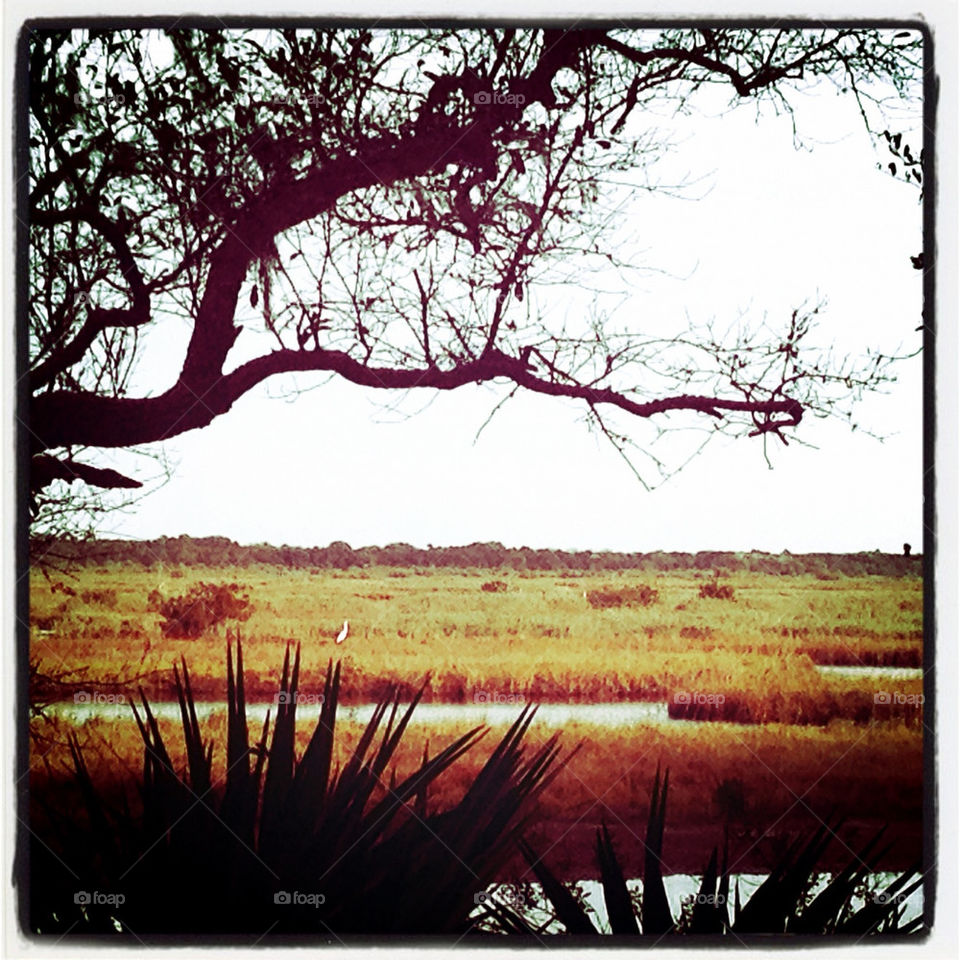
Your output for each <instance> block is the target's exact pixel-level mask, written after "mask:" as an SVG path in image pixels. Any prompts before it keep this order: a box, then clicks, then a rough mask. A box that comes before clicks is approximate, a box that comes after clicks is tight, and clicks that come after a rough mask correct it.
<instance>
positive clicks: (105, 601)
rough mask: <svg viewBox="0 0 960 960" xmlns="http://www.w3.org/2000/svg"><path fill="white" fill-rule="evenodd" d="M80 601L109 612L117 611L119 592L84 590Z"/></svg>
mask: <svg viewBox="0 0 960 960" xmlns="http://www.w3.org/2000/svg"><path fill="white" fill-rule="evenodd" d="M80 599H81V600H82V601H83V602H84V603H87V604H90V605H91V606H101V607H106V608H107V609H108V610H116V609H117V591H116V590H111V589H109V588H105V589H103V590H84V591H83V593H81V594H80Z"/></svg>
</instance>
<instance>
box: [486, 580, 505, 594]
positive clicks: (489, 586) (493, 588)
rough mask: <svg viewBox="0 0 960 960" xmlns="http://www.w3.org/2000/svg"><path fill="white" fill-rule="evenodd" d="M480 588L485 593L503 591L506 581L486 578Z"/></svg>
mask: <svg viewBox="0 0 960 960" xmlns="http://www.w3.org/2000/svg"><path fill="white" fill-rule="evenodd" d="M480 589H481V590H483V591H485V592H486V593H503V592H504V591H506V589H507V582H506V580H488V581H487V582H486V583H484V584H482V585H481V587H480Z"/></svg>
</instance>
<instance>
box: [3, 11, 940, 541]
mask: <svg viewBox="0 0 960 960" xmlns="http://www.w3.org/2000/svg"><path fill="white" fill-rule="evenodd" d="M22 50H23V56H24V58H25V64H24V66H25V68H26V69H27V70H28V72H29V130H28V136H29V175H30V180H29V200H28V209H27V210H26V214H27V217H26V219H27V221H28V223H29V246H28V249H27V252H26V258H27V267H28V274H29V297H28V299H29V354H30V360H29V371H28V384H29V387H28V389H29V394H30V399H29V434H28V438H27V441H26V442H27V444H28V448H29V452H30V457H31V468H30V492H31V505H32V514H33V518H34V522H35V524H38V525H39V524H42V522H43V521H44V519H45V518H46V519H47V520H49V519H50V517H56V516H57V513H56V511H57V510H59V511H60V515H61V516H62V514H63V512H64V511H66V512H68V513H69V511H70V510H71V509H75V508H76V505H77V504H78V503H79V502H80V500H81V499H82V498H81V497H80V496H79V494H78V493H77V492H76V491H71V490H69V489H68V488H67V486H66V485H67V484H69V483H71V482H72V481H74V480H77V479H79V480H80V481H83V483H84V485H85V489H86V490H88V491H93V492H95V491H97V490H114V489H125V488H129V489H133V488H136V487H138V486H140V485H141V480H139V479H137V478H136V477H131V476H129V475H127V474H125V473H121V472H120V471H117V470H114V469H112V468H109V469H108V468H105V467H103V466H102V465H97V464H96V463H94V462H91V456H92V457H93V459H94V460H95V459H96V453H93V454H90V453H88V452H85V451H94V452H95V451H102V450H109V449H111V448H124V449H126V448H138V447H140V446H141V445H149V444H152V443H155V442H156V441H162V440H165V439H168V438H170V437H173V436H176V435H177V434H179V433H182V432H184V431H187V430H193V429H198V428H202V427H204V426H206V425H208V424H209V423H210V422H211V421H212V420H213V419H214V418H215V417H218V416H221V415H223V414H225V413H226V412H227V411H229V410H230V408H231V407H232V405H233V404H234V403H235V402H236V401H237V400H238V399H239V398H240V397H242V396H243V395H244V394H245V393H246V392H247V391H249V390H250V389H251V388H253V387H254V386H255V385H257V384H258V383H260V382H262V381H263V380H265V379H266V378H269V377H274V376H277V375H280V374H285V373H291V372H326V373H331V374H334V375H337V376H340V377H344V378H346V379H348V380H350V381H352V382H354V383H356V384H360V385H363V386H366V387H369V388H371V389H375V390H382V389H386V390H392V389H411V388H419V389H429V390H452V389H457V388H459V387H463V386H467V385H471V384H476V383H479V382H485V381H493V380H496V381H506V382H508V383H510V384H511V387H512V391H516V390H519V389H524V390H530V391H535V392H538V393H541V394H546V395H549V396H554V397H566V398H572V399H574V400H578V401H581V402H582V403H583V405H584V408H585V412H586V416H587V418H588V420H589V422H590V423H591V425H592V426H594V427H596V428H598V429H599V430H601V431H602V433H603V434H604V435H605V436H606V437H607V438H608V439H609V440H610V441H611V442H612V443H613V444H614V445H615V446H616V447H617V449H618V450H619V451H621V452H622V453H624V454H625V455H626V454H627V452H628V450H629V449H630V446H631V439H630V437H629V436H628V435H626V434H625V433H624V432H622V431H618V429H617V428H616V427H614V426H612V425H611V421H610V419H609V414H610V412H611V411H616V412H619V413H623V414H627V415H630V416H632V417H637V418H654V419H657V418H662V417H663V416H664V415H665V414H668V413H671V412H681V413H684V414H687V415H689V416H691V417H694V416H699V417H706V418H709V419H710V421H711V422H713V423H714V424H715V426H716V432H726V433H730V434H734V435H748V436H754V437H756V436H760V437H763V438H766V437H768V436H776V437H778V438H780V439H781V440H782V441H783V442H784V443H786V442H787V435H788V432H791V431H795V429H796V428H797V427H798V426H799V425H800V423H801V419H802V417H803V416H804V415H805V413H807V412H813V413H815V414H818V415H840V414H846V413H847V412H848V407H849V404H850V403H852V402H853V401H855V400H856V399H858V398H859V396H860V395H861V394H862V393H863V391H867V390H872V389H874V388H876V387H877V386H879V385H881V384H882V383H884V382H886V381H888V380H890V379H891V378H892V374H891V373H890V364H891V363H892V360H893V358H891V357H890V356H887V355H884V354H881V353H871V351H870V349H869V345H867V346H865V351H864V355H863V356H861V357H859V358H846V357H845V358H840V359H836V358H832V357H830V356H824V355H823V354H822V352H820V351H818V350H815V349H813V348H811V347H810V346H809V345H808V344H809V340H808V334H809V332H810V329H811V327H812V324H813V322H814V317H815V314H816V308H813V309H811V310H803V309H800V308H798V309H797V310H796V311H794V312H793V314H792V316H791V317H789V318H785V323H784V329H783V330H782V331H778V332H777V333H775V334H774V333H768V334H766V335H764V336H761V335H759V334H758V333H757V332H756V331H749V330H746V329H740V330H738V331H735V332H733V333H732V334H731V335H729V336H727V337H719V336H715V335H714V334H713V333H712V332H711V331H709V330H708V331H702V330H701V331H690V332H688V333H687V334H686V335H682V336H677V335H663V336H660V335H658V333H657V331H656V330H645V331H643V332H642V335H641V334H640V333H638V331H637V330H636V329H633V330H618V329H615V328H614V326H613V325H612V324H610V323H607V322H605V321H604V318H603V317H599V316H593V317H585V318H583V319H582V322H579V323H574V322H571V321H569V320H565V321H563V322H562V323H559V322H558V321H556V320H555V319H553V318H551V317H549V316H547V315H543V314H541V313H540V312H539V311H538V307H537V296H536V295H537V291H538V288H539V286H540V285H542V284H547V283H557V282H568V283H569V282H572V281H571V277H570V272H569V265H570V264H571V263H572V262H575V263H576V264H577V269H578V271H580V272H581V273H582V271H583V270H584V269H585V268H589V267H590V266H591V264H604V265H611V264H612V265H614V266H616V267H618V268H621V269H623V270H624V271H626V270H628V269H629V265H628V264H624V263H620V262H619V261H618V259H617V257H616V255H615V253H614V252H612V251H610V250H609V249H607V248H606V246H605V244H604V239H605V228H606V226H607V221H608V219H609V217H608V214H607V212H606V210H605V207H604V203H603V200H604V198H605V197H609V196H610V195H611V191H616V190H617V189H621V190H622V189H624V188H623V187H619V188H618V187H617V185H616V181H617V178H618V177H623V176H624V175H626V174H630V175H631V176H633V178H634V179H633V181H632V183H631V184H630V185H629V187H628V189H636V187H637V184H638V183H639V184H640V185H641V186H642V187H645V188H647V189H657V187H658V184H657V182H656V181H655V179H653V178H652V177H651V176H650V174H651V171H652V168H653V164H654V162H655V160H656V158H657V156H658V155H659V151H660V149H661V146H662V144H661V143H660V142H659V141H658V140H657V139H656V137H655V136H653V135H651V134H650V133H649V132H648V131H646V130H645V128H644V126H643V124H642V123H641V122H640V120H642V118H643V116H644V114H645V113H646V112H649V111H653V110H654V109H655V108H656V107H657V106H658V105H659V104H662V103H673V104H675V105H677V106H678V107H680V108H683V107H684V105H685V104H687V103H689V102H690V100H691V98H693V97H694V96H695V94H696V93H697V91H698V90H699V89H701V88H704V87H707V86H708V85H723V86H725V87H726V88H727V89H729V91H730V94H731V98H732V101H734V102H752V101H756V100H761V99H767V100H772V101H773V102H774V103H775V104H776V105H777V106H778V107H779V108H783V109H786V110H789V109H790V98H791V96H792V95H794V94H796V93H798V92H803V91H805V90H807V89H808V88H810V87H811V86H812V85H815V84H821V83H833V84H836V85H837V86H838V87H840V88H842V89H843V90H845V91H848V92H849V93H850V95H852V96H855V97H857V99H858V102H859V103H860V104H861V108H862V110H863V114H864V118H865V120H866V119H867V116H868V111H869V110H872V109H874V108H876V107H881V108H882V106H883V103H884V100H885V98H888V97H889V98H893V99H910V98H913V97H915V96H916V90H917V86H918V84H919V77H920V73H921V68H922V39H921V37H920V34H919V33H917V32H904V31H900V32H896V31H893V30H876V29H861V30H856V29H837V28H829V27H823V28H818V29H811V30H799V29H774V28H770V29H739V28H729V29H727V28H724V29H707V28H702V29H697V28H683V29H681V28H669V29H656V30H636V29H612V30H601V29H590V30H562V29H543V30H538V29H515V28H507V29H501V28H497V29H492V28H479V27H478V28H470V29H466V28H456V29H430V30H396V29H392V30H373V29H369V28H366V27H359V28H356V29H350V30H347V29H343V30H341V29H337V30H331V29H323V30H320V29H316V30H314V29H310V30H292V29H283V30H246V29H230V30H226V29H223V30H189V29H176V28H173V29H168V30H159V31H158V30H143V31H139V30H119V31H111V30H77V31H63V30H46V29H31V30H28V31H26V32H25V34H24V37H23V47H22ZM637 177H642V178H646V179H640V180H638V179H637ZM565 270H566V272H565ZM178 320H179V321H181V322H182V321H186V323H187V325H188V329H189V340H188V342H187V343H186V345H185V349H184V352H183V355H182V358H181V362H180V368H179V371H178V373H177V374H176V377H175V380H174V381H173V382H168V383H167V384H166V385H165V387H164V388H163V389H162V390H160V391H159V392H155V393H153V394H152V395H147V394H146V393H145V392H144V391H143V390H142V388H141V389H139V390H138V389H137V386H136V384H137V376H136V375H137V373H138V372H142V371H143V370H145V369H147V367H148V364H149V363H150V360H151V358H152V357H154V356H155V355H157V354H162V355H163V356H166V353H165V349H166V348H163V347H161V346H160V345H161V344H163V343H164V338H166V339H167V340H168V341H169V339H170V337H171V336H174V335H175V334H172V333H170V332H168V331H170V330H171V329H172V328H174V327H175V326H176V324H177V322H178ZM238 355H239V356H240V357H241V359H239V360H236V359H235V358H236V357H238ZM511 395H512V393H511ZM641 452H643V451H641ZM651 462H652V463H653V464H654V465H655V468H657V469H661V470H664V469H665V467H664V465H663V464H661V463H660V462H659V461H656V460H652V461H651Z"/></svg>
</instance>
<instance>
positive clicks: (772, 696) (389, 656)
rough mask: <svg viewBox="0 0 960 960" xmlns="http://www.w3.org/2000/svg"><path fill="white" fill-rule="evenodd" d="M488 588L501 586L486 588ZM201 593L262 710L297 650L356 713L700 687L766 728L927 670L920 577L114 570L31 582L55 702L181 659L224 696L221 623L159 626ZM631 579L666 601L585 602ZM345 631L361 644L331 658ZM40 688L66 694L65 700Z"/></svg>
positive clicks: (848, 711) (204, 690)
mask: <svg viewBox="0 0 960 960" xmlns="http://www.w3.org/2000/svg"><path fill="white" fill-rule="evenodd" d="M178 575H179V576H178ZM495 580H499V581H501V582H502V583H504V584H505V585H506V589H504V590H503V591H502V592H487V591H485V590H483V589H482V585H483V584H484V583H488V582H492V581H495ZM199 581H204V582H223V583H230V582H236V583H238V584H240V585H242V587H243V588H245V590H246V592H247V593H248V594H249V597H250V600H251V603H252V607H253V613H252V615H251V616H250V618H249V620H247V621H246V622H245V623H243V624H242V625H240V626H241V629H242V632H243V636H244V639H245V641H246V648H247V670H248V674H249V675H250V689H251V694H252V696H253V697H254V698H257V697H259V698H261V699H269V698H270V697H271V696H272V694H273V692H274V690H275V687H276V669H277V664H278V663H279V662H280V659H281V658H282V654H283V649H284V648H285V646H286V645H287V644H288V643H290V642H297V641H299V642H302V644H303V647H304V660H305V670H306V673H305V681H304V686H305V687H307V686H309V684H310V683H312V682H315V681H316V678H317V677H319V674H320V671H321V670H322V669H323V668H324V667H325V665H326V661H327V659H328V658H329V657H330V656H334V655H337V656H342V657H343V658H344V663H345V672H346V683H345V690H344V700H345V701H346V702H366V701H370V700H373V699H376V697H377V696H378V695H379V694H380V692H382V690H383V689H384V687H385V686H386V685H387V684H389V683H394V682H400V683H402V684H405V685H407V686H408V687H409V688H410V689H413V688H414V687H416V686H419V684H420V682H421V680H422V679H423V678H424V677H425V676H426V675H427V674H430V676H431V683H430V688H429V691H428V694H427V697H426V699H428V700H430V699H436V700H443V701H449V702H463V701H469V700H472V699H474V698H475V697H476V696H477V695H478V694H484V693H486V694H496V695H501V694H502V695H507V694H509V693H511V692H512V693H514V694H520V695H523V696H524V697H525V698H526V699H528V700H538V701H544V702H549V701H562V702H576V701H588V702H598V701H603V702H606V701H618V700H664V699H667V698H669V697H670V696H671V695H672V694H673V693H675V692H676V691H690V690H693V691H707V692H714V693H722V694H724V695H726V696H727V697H733V696H736V697H737V698H738V699H739V700H740V701H741V702H745V703H748V704H749V705H750V707H751V708H752V709H753V713H754V714H755V716H753V717H751V719H754V720H757V721H767V720H782V721H791V720H793V719H795V718H796V715H797V711H798V709H799V710H801V712H802V711H803V709H804V706H803V705H804V704H806V707H807V708H808V712H809V713H810V715H811V717H819V718H820V721H821V722H822V720H823V719H826V718H829V717H831V716H837V715H848V716H850V717H851V718H856V717H857V716H860V718H861V719H871V718H872V712H871V711H869V710H868V711H867V713H866V714H864V713H863V710H862V705H863V703H866V704H867V705H868V706H869V705H870V704H872V701H873V693H872V688H868V689H863V690H861V692H860V694H859V695H858V694H856V690H857V685H856V684H854V683H850V682H846V683H844V684H843V685H838V684H837V683H836V682H834V681H832V680H830V679H827V678H825V677H824V676H823V675H821V674H820V673H819V672H818V671H817V670H816V669H815V667H814V665H815V664H848V665H886V666H911V667H917V666H920V665H921V663H922V636H923V632H922V589H921V583H920V581H919V580H916V579H907V578H902V579H886V578H864V579H837V580H828V581H822V580H818V579H816V578H813V577H810V578H806V577H772V576H765V575H759V574H746V575H741V576H731V577H729V578H724V580H723V581H722V583H723V584H725V585H729V586H730V587H731V588H732V590H733V599H713V598H708V597H700V596H699V591H700V588H701V587H703V586H704V582H705V580H704V578H702V577H700V576H699V575H698V574H677V575H664V576H660V577H656V578H654V577H645V578H642V580H641V578H638V577H637V576H636V575H635V574H626V573H624V574H620V575H619V576H618V575H616V574H614V575H612V576H611V575H609V574H608V575H602V576H600V575H590V576H577V575H565V576H557V575H554V574H531V575H523V574H516V573H512V572H511V573H502V574H491V572H490V571H459V572H453V573H451V572H435V571H398V570H373V571H357V572H345V573H330V572H326V573H322V574H319V575H311V574H310V573H308V572H306V571H282V570H278V569H277V568H268V569H262V570H239V569H210V568H186V569H184V570H176V569H174V570H169V569H168V570H158V571H144V570H142V569H138V570H130V569H120V568H116V567H109V568H99V569H87V570H85V571H83V572H82V573H81V575H80V577H79V579H77V580H74V581H71V580H69V579H66V578H63V579H62V581H58V580H56V579H55V580H53V581H52V582H48V581H46V580H44V578H43V577H40V576H38V575H34V577H33V579H32V584H31V588H32V589H31V659H32V660H33V661H34V662H35V663H36V664H37V665H38V673H39V674H42V675H46V676H56V677H59V679H60V680H61V681H64V682H65V683H67V684H68V686H67V687H64V688H60V691H59V692H60V693H65V694H69V693H71V692H72V689H75V688H81V687H83V684H88V685H93V684H102V685H105V684H108V683H116V682H124V681H130V680H133V679H134V678H139V680H140V682H142V683H143V685H144V688H145V689H146V690H147V691H148V692H150V693H152V694H153V695H155V696H165V695H166V696H168V695H169V691H167V690H166V688H165V686H164V684H166V682H167V677H168V675H169V669H170V667H171V666H172V664H173V663H174V662H177V661H178V660H179V658H180V656H181V655H183V656H186V657H187V658H188V659H189V662H190V666H191V671H192V673H193V675H194V677H195V692H196V693H197V695H198V697H199V698H200V699H219V698H221V697H222V696H223V689H224V687H223V683H224V681H223V657H224V629H223V627H220V628H219V629H215V630H211V631H210V632H208V633H207V634H206V635H205V636H202V637H200V638H198V639H194V640H175V639H171V638H165V637H163V636H162V635H161V633H160V630H159V626H158V624H159V622H160V617H159V616H158V615H157V614H156V613H151V612H148V610H147V597H148V595H149V594H150V593H151V591H153V590H157V591H159V593H160V594H162V595H164V596H172V595H177V594H185V593H187V591H188V590H189V588H190V586H191V585H192V584H194V583H197V582H199ZM60 582H62V584H63V587H65V588H66V589H67V590H68V591H69V592H70V593H73V594H74V595H70V593H65V592H64V591H63V589H62V588H61V587H60V586H58V583H60ZM638 582H646V583H649V584H650V585H652V586H654V587H655V588H656V590H657V591H658V593H659V596H658V599H657V600H656V602H654V603H652V604H651V605H649V606H645V607H627V606H623V607H609V608H606V609H595V608H593V607H592V606H591V605H590V603H589V602H588V600H587V599H586V598H585V596H584V594H585V593H587V594H589V593H590V592H591V591H594V590H597V589H602V588H605V587H606V588H613V589H614V590H616V589H623V588H625V587H630V586H632V585H635V584H637V583H638ZM344 619H349V621H350V635H349V637H348V639H347V641H346V643H344V644H343V646H342V647H337V646H336V645H335V644H334V638H335V637H336V635H337V633H338V631H339V630H340V628H341V626H342V623H343V620H344ZM71 683H72V684H73V685H74V686H73V687H72V688H71V687H70V686H69V684H71ZM104 688H105V689H106V686H104ZM133 689H135V685H134V687H133ZM165 691H166V692H165ZM41 692H42V693H43V694H44V695H48V694H50V695H57V694H58V688H57V687H56V686H49V687H48V688H47V689H46V690H43V691H41ZM905 692H906V693H908V694H909V693H916V692H918V691H917V690H913V689H912V688H911V689H909V690H906V691H905ZM841 694H846V695H847V696H846V700H847V701H848V702H847V703H846V705H844V703H842V702H841V701H842V700H843V699H844V698H843V697H841V696H840V695H841ZM867 694H869V697H867V696H866V695H867ZM916 714H917V712H916V711H912V712H907V713H904V714H903V716H904V717H906V718H908V719H909V718H910V717H915V716H916ZM889 715H890V713H889V710H888V711H887V712H886V716H889Z"/></svg>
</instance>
